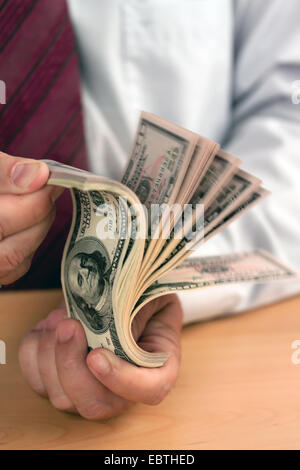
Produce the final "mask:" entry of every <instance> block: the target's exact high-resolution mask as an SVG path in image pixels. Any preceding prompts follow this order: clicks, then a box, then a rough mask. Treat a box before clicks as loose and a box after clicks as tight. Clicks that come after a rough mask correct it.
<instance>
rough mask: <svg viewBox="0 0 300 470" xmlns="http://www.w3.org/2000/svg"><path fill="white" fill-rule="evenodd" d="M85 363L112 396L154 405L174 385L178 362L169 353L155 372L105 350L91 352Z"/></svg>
mask: <svg viewBox="0 0 300 470" xmlns="http://www.w3.org/2000/svg"><path fill="white" fill-rule="evenodd" d="M87 364H88V367H89V369H90V370H91V372H92V373H93V374H94V375H95V377H97V379H98V380H99V381H100V382H101V383H103V384H104V385H105V386H106V387H107V388H108V389H109V390H111V391H112V392H113V393H114V394H116V395H118V396H120V397H122V398H124V399H125V400H128V401H131V402H141V403H145V404H147V405H157V404H158V403H160V402H161V401H162V400H163V399H164V398H165V397H166V395H167V394H168V393H169V392H170V390H171V388H172V387H173V386H174V384H175V382H176V379H177V375H178V368H179V362H178V358H177V357H176V356H175V354H172V355H171V356H170V357H169V358H168V360H167V362H166V363H165V364H164V365H163V366H162V367H159V368H156V369H146V368H143V367H137V366H134V365H132V364H130V363H129V362H127V361H125V360H123V359H120V358H119V357H117V356H115V355H114V354H113V353H112V352H110V351H108V350H105V349H100V350H99V349H94V350H93V351H91V352H90V354H89V356H88V359H87Z"/></svg>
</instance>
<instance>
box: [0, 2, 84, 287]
mask: <svg viewBox="0 0 300 470" xmlns="http://www.w3.org/2000/svg"><path fill="white" fill-rule="evenodd" d="M0 79H1V80H3V81H4V82H5V84H6V104H2V105H0V150H1V151H4V152H6V153H8V154H11V155H18V156H23V157H31V158H36V159H41V158H51V159H55V160H57V161H60V162H63V163H67V164H71V165H73V166H76V167H78V168H82V169H86V168H87V155H86V147H85V141H84V132H83V122H82V110H81V101H80V88H79V86H80V82H79V69H78V60H77V55H76V49H75V41H74V37H73V32H72V26H71V22H70V18H69V15H68V10H67V5H66V1H65V0H9V1H8V0H4V1H3V0H2V1H1V0H0ZM71 214H72V207H71V200H70V197H69V194H68V192H65V193H64V194H63V196H62V197H61V198H60V199H59V200H58V202H57V216H56V220H55V223H54V225H53V227H52V229H51V231H50V233H49V235H48V237H47V239H46V240H45V242H44V243H43V244H42V245H41V247H40V248H39V250H38V252H37V253H36V256H35V258H34V261H33V265H32V268H31V270H30V272H29V273H28V274H27V275H26V276H24V278H22V279H21V280H19V281H18V282H16V283H15V284H14V286H13V287H14V288H36V287H38V288H41V287H43V288H44V287H54V286H58V285H59V277H60V274H59V271H60V260H61V256H62V249H63V245H64V242H65V239H66V236H67V232H68V227H69V225H70V218H71Z"/></svg>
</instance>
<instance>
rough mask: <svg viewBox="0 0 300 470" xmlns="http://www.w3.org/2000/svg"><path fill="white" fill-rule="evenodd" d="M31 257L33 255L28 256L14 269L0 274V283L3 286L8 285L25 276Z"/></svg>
mask: <svg viewBox="0 0 300 470" xmlns="http://www.w3.org/2000/svg"><path fill="white" fill-rule="evenodd" d="M32 258H33V255H31V256H28V257H27V258H25V260H24V261H23V262H22V263H21V264H20V265H19V266H17V267H16V269H14V270H13V271H10V272H8V273H7V274H4V275H2V276H1V275H0V284H2V285H3V286H8V285H9V284H12V283H13V282H16V281H17V280H18V279H21V277H23V276H25V274H27V273H28V271H29V269H30V266H31V263H32Z"/></svg>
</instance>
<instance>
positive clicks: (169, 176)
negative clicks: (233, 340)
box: [45, 113, 296, 367]
mask: <svg viewBox="0 0 300 470" xmlns="http://www.w3.org/2000/svg"><path fill="white" fill-rule="evenodd" d="M45 162H46V163H47V165H48V166H49V170H50V179H49V181H48V183H49V184H51V185H57V186H63V187H65V188H69V189H70V191H71V194H72V199H73V219H72V225H71V227H70V232H69V236H68V239H67V241H66V245H65V249H64V254H63V259H62V270H61V280H62V287H63V292H64V296H65V300H66V306H67V310H68V314H69V316H70V317H72V318H76V319H78V320H79V321H80V322H81V324H82V325H83V328H84V331H85V334H86V337H87V342H88V345H89V348H90V349H93V348H96V347H103V348H107V349H110V350H111V351H113V352H114V353H115V354H116V355H118V356H120V357H121V358H123V359H126V360H127V361H130V362H132V363H133V364H136V365H139V366H144V367H158V366H161V365H162V364H164V362H165V361H166V359H167V355H166V354H158V353H157V354H154V353H150V352H147V351H144V350H142V349H141V348H140V347H138V346H137V344H136V342H135V341H134V339H133V335H132V331H131V326H132V321H133V318H134V317H135V315H136V314H137V313H138V311H139V310H140V308H141V307H142V306H143V305H144V304H145V303H146V302H148V301H150V300H151V299H153V298H154V297H155V296H158V295H163V294H164V293H166V292H171V291H178V290H189V289H199V288H204V287H207V286H210V285H217V284H220V283H227V282H228V283H231V282H245V281H247V282H266V281H272V280H274V279H275V278H277V279H279V278H280V279H291V278H292V277H295V276H296V274H295V273H294V272H293V270H289V269H288V268H285V267H283V266H282V265H281V263H280V262H277V261H275V260H274V259H273V258H271V257H270V255H268V254H266V253H262V252H260V251H259V252H255V253H250V254H237V255H231V257H228V256H227V257H223V256H222V257H214V258H207V259H203V258H201V259H199V260H195V259H192V260H187V259H186V258H187V257H188V256H189V254H191V253H192V252H193V250H194V249H195V247H197V246H198V245H199V244H200V243H203V242H205V241H206V240H207V239H209V238H210V237H211V236H213V235H214V234H216V233H218V232H220V231H221V230H223V229H224V228H225V227H226V226H227V225H228V224H230V223H231V222H233V221H234V220H235V219H236V218H237V217H239V216H240V215H241V214H243V213H245V212H246V211H247V210H248V209H249V208H251V207H253V206H254V204H256V203H257V202H258V201H260V200H261V199H263V198H264V197H265V196H266V195H267V194H268V192H267V191H266V190H265V189H264V188H262V187H261V186H260V184H259V180H258V179H257V178H255V177H254V176H252V175H250V174H249V173H246V172H243V171H242V170H239V169H237V167H238V164H239V161H238V159H236V158H235V157H232V156H230V155H229V154H226V153H225V152H223V151H222V150H220V149H219V147H218V144H215V143H213V142H212V141H209V140H208V139H205V138H204V137H201V136H198V135H197V134H195V133H193V132H190V131H187V130H185V129H182V128H180V127H179V126H176V125H174V124H172V123H169V122H167V121H165V120H163V119H161V118H158V117H157V116H154V115H151V114H149V113H142V115H141V120H140V123H139V127H138V131H137V135H136V140H135V142H134V145H133V150H132V153H131V156H130V159H129V164H128V166H127V169H126V171H125V175H124V177H123V180H122V181H123V183H120V182H117V181H114V180H111V179H109V178H105V177H102V176H97V175H94V174H92V173H90V172H86V171H83V170H78V169H76V168H72V167H69V166H67V165H62V164H60V163H57V162H53V161H50V160H46V161H45ZM185 201H190V202H191V206H192V209H193V210H194V208H195V207H194V206H195V204H197V203H198V202H201V201H202V202H203V201H204V207H205V212H204V216H203V224H202V225H203V231H202V232H201V234H200V235H199V233H198V232H197V231H194V230H191V228H192V229H194V228H195V227H194V221H195V219H194V218H192V219H191V220H192V223H191V225H190V228H189V230H190V231H192V232H193V233H192V234H191V233H189V232H188V235H191V236H186V234H184V235H183V236H182V238H180V239H179V240H174V239H172V238H171V239H170V240H167V241H166V240H164V239H163V237H162V231H161V229H162V228H163V223H162V219H160V220H155V219H154V225H155V231H154V233H156V234H158V235H159V236H158V238H151V234H152V233H153V232H152V230H149V228H151V229H152V227H149V220H150V222H151V220H152V219H151V217H150V218H149V217H147V213H149V212H151V205H152V203H155V204H160V203H167V204H173V203H175V204H179V206H180V205H182V204H183V203H184V202H185ZM143 203H144V205H143ZM174 220H176V219H174ZM174 220H173V222H174ZM172 230H173V232H172V233H174V227H173V229H172ZM194 232H195V233H194ZM173 238H174V237H173Z"/></svg>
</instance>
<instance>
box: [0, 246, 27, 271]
mask: <svg viewBox="0 0 300 470" xmlns="http://www.w3.org/2000/svg"><path fill="white" fill-rule="evenodd" d="M24 261H25V254H24V251H23V249H22V248H20V247H14V248H12V249H10V251H9V252H7V253H3V254H2V260H1V266H2V269H3V271H4V272H6V273H9V272H11V271H14V270H15V269H17V268H18V267H19V266H20V265H21V264H22V263H23V262H24Z"/></svg>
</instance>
